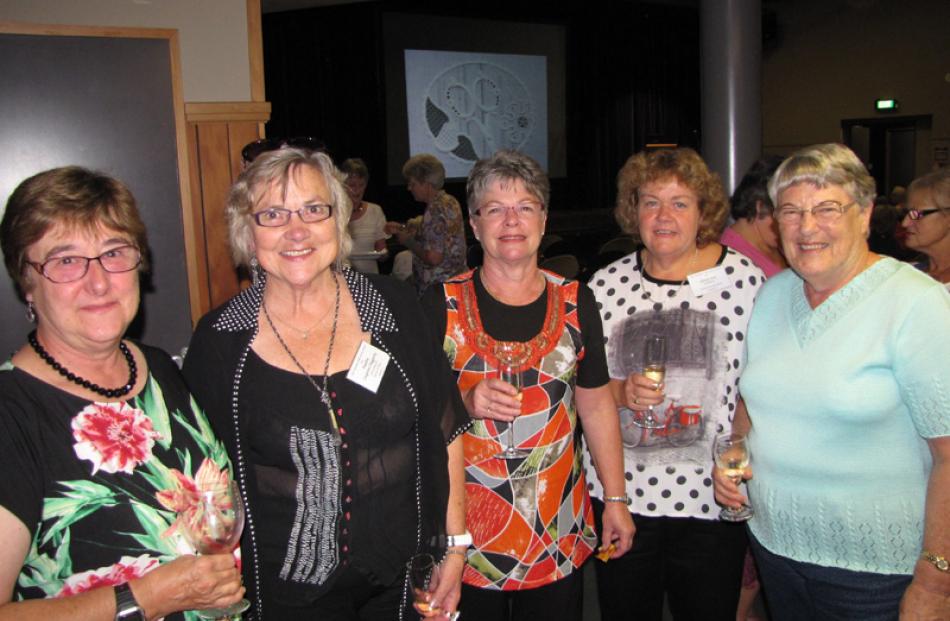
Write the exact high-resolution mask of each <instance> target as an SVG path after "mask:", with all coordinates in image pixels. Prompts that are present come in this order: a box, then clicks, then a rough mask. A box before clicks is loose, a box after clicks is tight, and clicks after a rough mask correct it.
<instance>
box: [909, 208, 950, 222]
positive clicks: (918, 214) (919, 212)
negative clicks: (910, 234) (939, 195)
mask: <svg viewBox="0 0 950 621" xmlns="http://www.w3.org/2000/svg"><path fill="white" fill-rule="evenodd" d="M938 211H950V207H935V208H933V209H908V210H907V217H908V218H910V219H911V220H920V219H921V218H923V217H924V216H929V215H930V214H932V213H937V212H938Z"/></svg>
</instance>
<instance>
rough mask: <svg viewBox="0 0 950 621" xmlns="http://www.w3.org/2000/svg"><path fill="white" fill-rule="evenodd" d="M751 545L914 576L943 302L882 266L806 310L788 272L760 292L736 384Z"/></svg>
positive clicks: (949, 325) (921, 279)
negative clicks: (742, 409) (744, 434)
mask: <svg viewBox="0 0 950 621" xmlns="http://www.w3.org/2000/svg"><path fill="white" fill-rule="evenodd" d="M740 389H741V392H742V396H743V398H744V399H745V402H746V405H747V407H748V409H749V414H750V417H751V419H752V425H753V429H752V432H751V433H750V448H751V451H752V468H753V474H754V478H753V479H752V480H751V481H750V485H749V495H750V500H751V503H752V505H753V506H754V507H755V511H756V515H755V517H754V518H753V519H752V521H751V522H750V528H751V529H752V533H753V534H754V535H755V537H756V538H757V539H758V540H759V541H760V542H761V543H762V545H764V546H765V547H766V548H767V549H769V550H770V551H772V552H774V553H776V554H779V555H782V556H785V557H788V558H792V559H795V560H798V561H804V562H808V563H815V564H818V565H824V566H830V567H840V568H844V569H851V570H856V571H870V572H876V573H883V574H910V573H913V567H914V563H915V561H916V559H917V557H918V555H919V554H920V546H921V540H922V536H923V527H924V502H925V497H926V491H927V489H926V488H927V479H928V477H929V475H930V470H931V464H932V460H931V455H930V452H929V449H928V446H927V442H926V438H931V437H938V436H946V435H950V294H948V293H947V290H946V289H944V287H943V286H942V285H940V284H939V283H937V282H936V281H934V280H932V279H930V278H929V277H928V276H926V275H924V274H922V273H921V272H919V271H918V270H916V269H914V268H913V267H911V266H910V265H905V264H902V263H899V262H897V261H895V260H893V259H882V260H880V261H878V262H877V263H875V264H874V265H872V266H871V267H870V268H868V269H867V270H865V271H864V272H862V273H861V274H859V275H858V276H857V277H855V278H854V279H853V280H852V281H851V282H849V283H848V284H847V285H845V286H844V287H843V288H842V289H840V290H838V291H836V292H835V293H834V294H833V295H832V296H831V297H829V298H828V299H827V300H825V301H824V302H823V303H822V304H820V305H819V306H818V308H816V309H812V308H811V307H810V306H809V305H808V302H807V300H806V298H805V294H804V290H803V283H802V280H801V279H800V278H799V277H798V276H797V275H796V274H795V273H794V272H792V271H791V270H786V271H784V272H782V273H781V274H779V275H777V276H775V277H774V278H772V279H771V280H770V281H768V282H767V283H766V284H765V286H764V287H763V288H762V290H761V292H760V293H759V297H758V299H757V300H756V304H755V308H754V310H753V314H752V319H751V322H750V324H749V335H748V362H747V364H746V368H745V372H744V373H743V375H742V379H741V382H740Z"/></svg>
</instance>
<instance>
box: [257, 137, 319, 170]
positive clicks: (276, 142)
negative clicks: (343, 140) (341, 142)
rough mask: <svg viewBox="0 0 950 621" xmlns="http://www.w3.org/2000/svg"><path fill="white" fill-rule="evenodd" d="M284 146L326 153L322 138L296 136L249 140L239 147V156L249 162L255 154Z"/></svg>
mask: <svg viewBox="0 0 950 621" xmlns="http://www.w3.org/2000/svg"><path fill="white" fill-rule="evenodd" d="M284 147H292V148H295V149H307V150H309V151H322V152H324V153H326V151H327V146H326V144H324V142H323V141H322V140H319V139H317V138H311V137H310V136H298V137H296V138H261V139H260V140H255V141H254V142H249V143H248V144H246V145H244V148H243V149H241V157H242V158H243V159H244V163H245V164H250V163H251V162H253V161H254V160H255V159H257V156H259V155H261V154H262V153H267V152H268V151H276V150H278V149H283V148H284Z"/></svg>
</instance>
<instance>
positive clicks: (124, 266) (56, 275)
mask: <svg viewBox="0 0 950 621" xmlns="http://www.w3.org/2000/svg"><path fill="white" fill-rule="evenodd" d="M90 261H98V262H99V265H101V266H102V269H104V270H105V271H107V272H109V273H111V274H120V273H122V272H131V271H132V270H134V269H135V268H137V267H138V266H139V264H140V263H141V262H142V253H141V252H139V249H138V248H136V247H135V246H118V247H116V248H112V249H110V250H106V251H105V252H103V253H102V254H100V255H99V256H98V257H79V256H69V257H56V258H54V259H50V260H48V261H44V262H42V263H34V262H33V261H27V263H28V264H29V265H32V266H33V268H34V269H35V270H36V271H37V272H39V273H40V274H42V275H43V276H45V277H46V279H47V280H49V281H50V282H55V283H58V284H64V283H67V282H74V281H77V280H79V279H80V278H82V277H83V276H85V275H86V272H88V271H89V262H90Z"/></svg>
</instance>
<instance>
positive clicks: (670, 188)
mask: <svg viewBox="0 0 950 621" xmlns="http://www.w3.org/2000/svg"><path fill="white" fill-rule="evenodd" d="M727 209H728V203H727V200H726V196H725V193H724V192H723V189H722V184H721V183H720V181H719V178H718V177H717V176H716V175H715V174H713V173H712V172H710V170H709V169H708V168H707V166H706V164H705V162H703V160H702V158H700V156H699V155H698V154H697V153H696V152H695V151H693V150H692V149H685V148H684V149H674V150H668V149H666V150H658V151H653V152H650V153H638V154H636V155H634V156H632V157H630V159H628V160H627V162H626V164H624V166H623V168H622V169H621V170H620V173H619V174H618V176H617V209H616V216H617V220H618V222H619V223H620V225H621V228H622V229H623V231H624V232H625V233H628V234H630V235H631V236H632V237H633V239H634V240H636V241H640V242H642V243H643V248H642V249H640V250H638V251H636V252H635V253H633V254H631V255H629V256H627V257H624V258H622V259H619V260H618V261H615V262H614V263H612V264H610V265H608V266H607V267H606V268H604V269H602V270H600V271H598V272H597V273H595V274H594V276H593V277H592V278H591V281H590V282H591V288H592V289H593V290H594V296H595V297H596V298H597V306H598V308H599V309H600V315H601V318H602V319H603V323H604V335H605V336H606V345H605V347H606V350H607V365H608V368H609V371H610V378H611V380H610V386H611V389H612V391H613V393H614V397H615V400H616V403H617V405H618V406H620V408H621V409H620V422H621V433H622V435H623V440H624V455H625V458H626V459H625V478H626V481H627V483H626V491H627V494H628V495H629V496H630V497H631V498H632V501H633V502H632V504H631V505H630V506H629V510H630V511H631V512H632V513H633V514H634V515H633V519H634V522H635V523H636V524H637V537H636V540H635V541H634V545H633V548H632V549H631V550H630V552H629V553H628V554H627V555H626V556H624V557H621V558H619V559H617V560H615V561H611V562H609V563H606V564H600V563H598V564H597V565H596V568H597V589H598V593H599V594H600V607H601V611H602V612H603V618H604V619H611V620H613V619H637V620H638V621H639V620H647V621H659V620H660V619H661V618H662V616H663V599H664V595H665V596H666V599H667V601H668V602H669V608H670V612H672V614H673V618H674V619H676V620H677V621H680V620H682V619H688V620H697V621H699V620H702V621H734V620H735V617H736V608H737V604H738V598H739V588H740V584H741V580H742V566H743V558H744V556H745V551H746V547H747V543H746V534H745V527H744V526H743V525H742V524H734V523H728V522H723V521H720V520H718V519H717V514H718V510H717V508H716V505H715V499H714V497H713V491H712V480H711V478H710V477H711V473H712V465H713V464H712V443H713V438H714V437H715V436H716V434H718V433H721V432H723V431H728V430H729V429H730V426H731V424H732V418H733V416H734V415H735V413H736V411H737V410H738V409H740V408H741V407H742V400H741V398H740V397H739V395H738V391H737V386H738V381H739V375H740V374H741V373H742V368H743V362H744V354H743V348H744V338H745V332H746V324H747V323H748V319H749V315H750V313H751V310H752V303H753V300H754V298H755V295H756V292H757V291H758V288H759V287H760V286H761V284H762V281H763V278H764V275H763V274H762V271H761V270H760V269H758V268H757V267H755V266H754V265H753V264H752V261H750V260H749V259H748V258H746V257H745V256H744V255H742V254H739V253H738V252H736V251H734V250H732V249H730V248H727V247H725V246H721V245H720V244H718V243H716V240H717V239H719V235H720V234H721V233H722V227H723V224H725V220H726V215H727ZM653 336H663V337H665V340H666V350H667V353H666V376H665V379H664V380H663V382H661V383H657V382H655V381H654V380H653V379H650V378H648V377H647V376H646V375H645V374H644V367H645V366H646V365H645V357H646V356H645V343H646V341H647V339H648V338H649V337H653ZM651 410H653V411H654V417H655V418H657V419H658V422H657V423H652V424H653V425H654V426H656V427H657V428H646V426H647V425H648V424H651V423H650V422H649V414H650V411H651ZM591 463H592V462H591V460H589V459H588V460H586V461H585V464H586V465H587V466H588V473H589V474H592V470H591V469H590V468H589V466H590V465H591ZM590 478H591V483H592V489H591V496H592V497H593V498H594V509H595V513H597V512H599V511H601V510H603V508H604V504H603V503H602V502H600V500H599V499H605V494H606V493H607V492H605V490H604V489H603V487H602V486H601V482H600V480H599V479H598V478H597V477H596V476H591V477H590ZM611 493H613V492H611Z"/></svg>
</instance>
